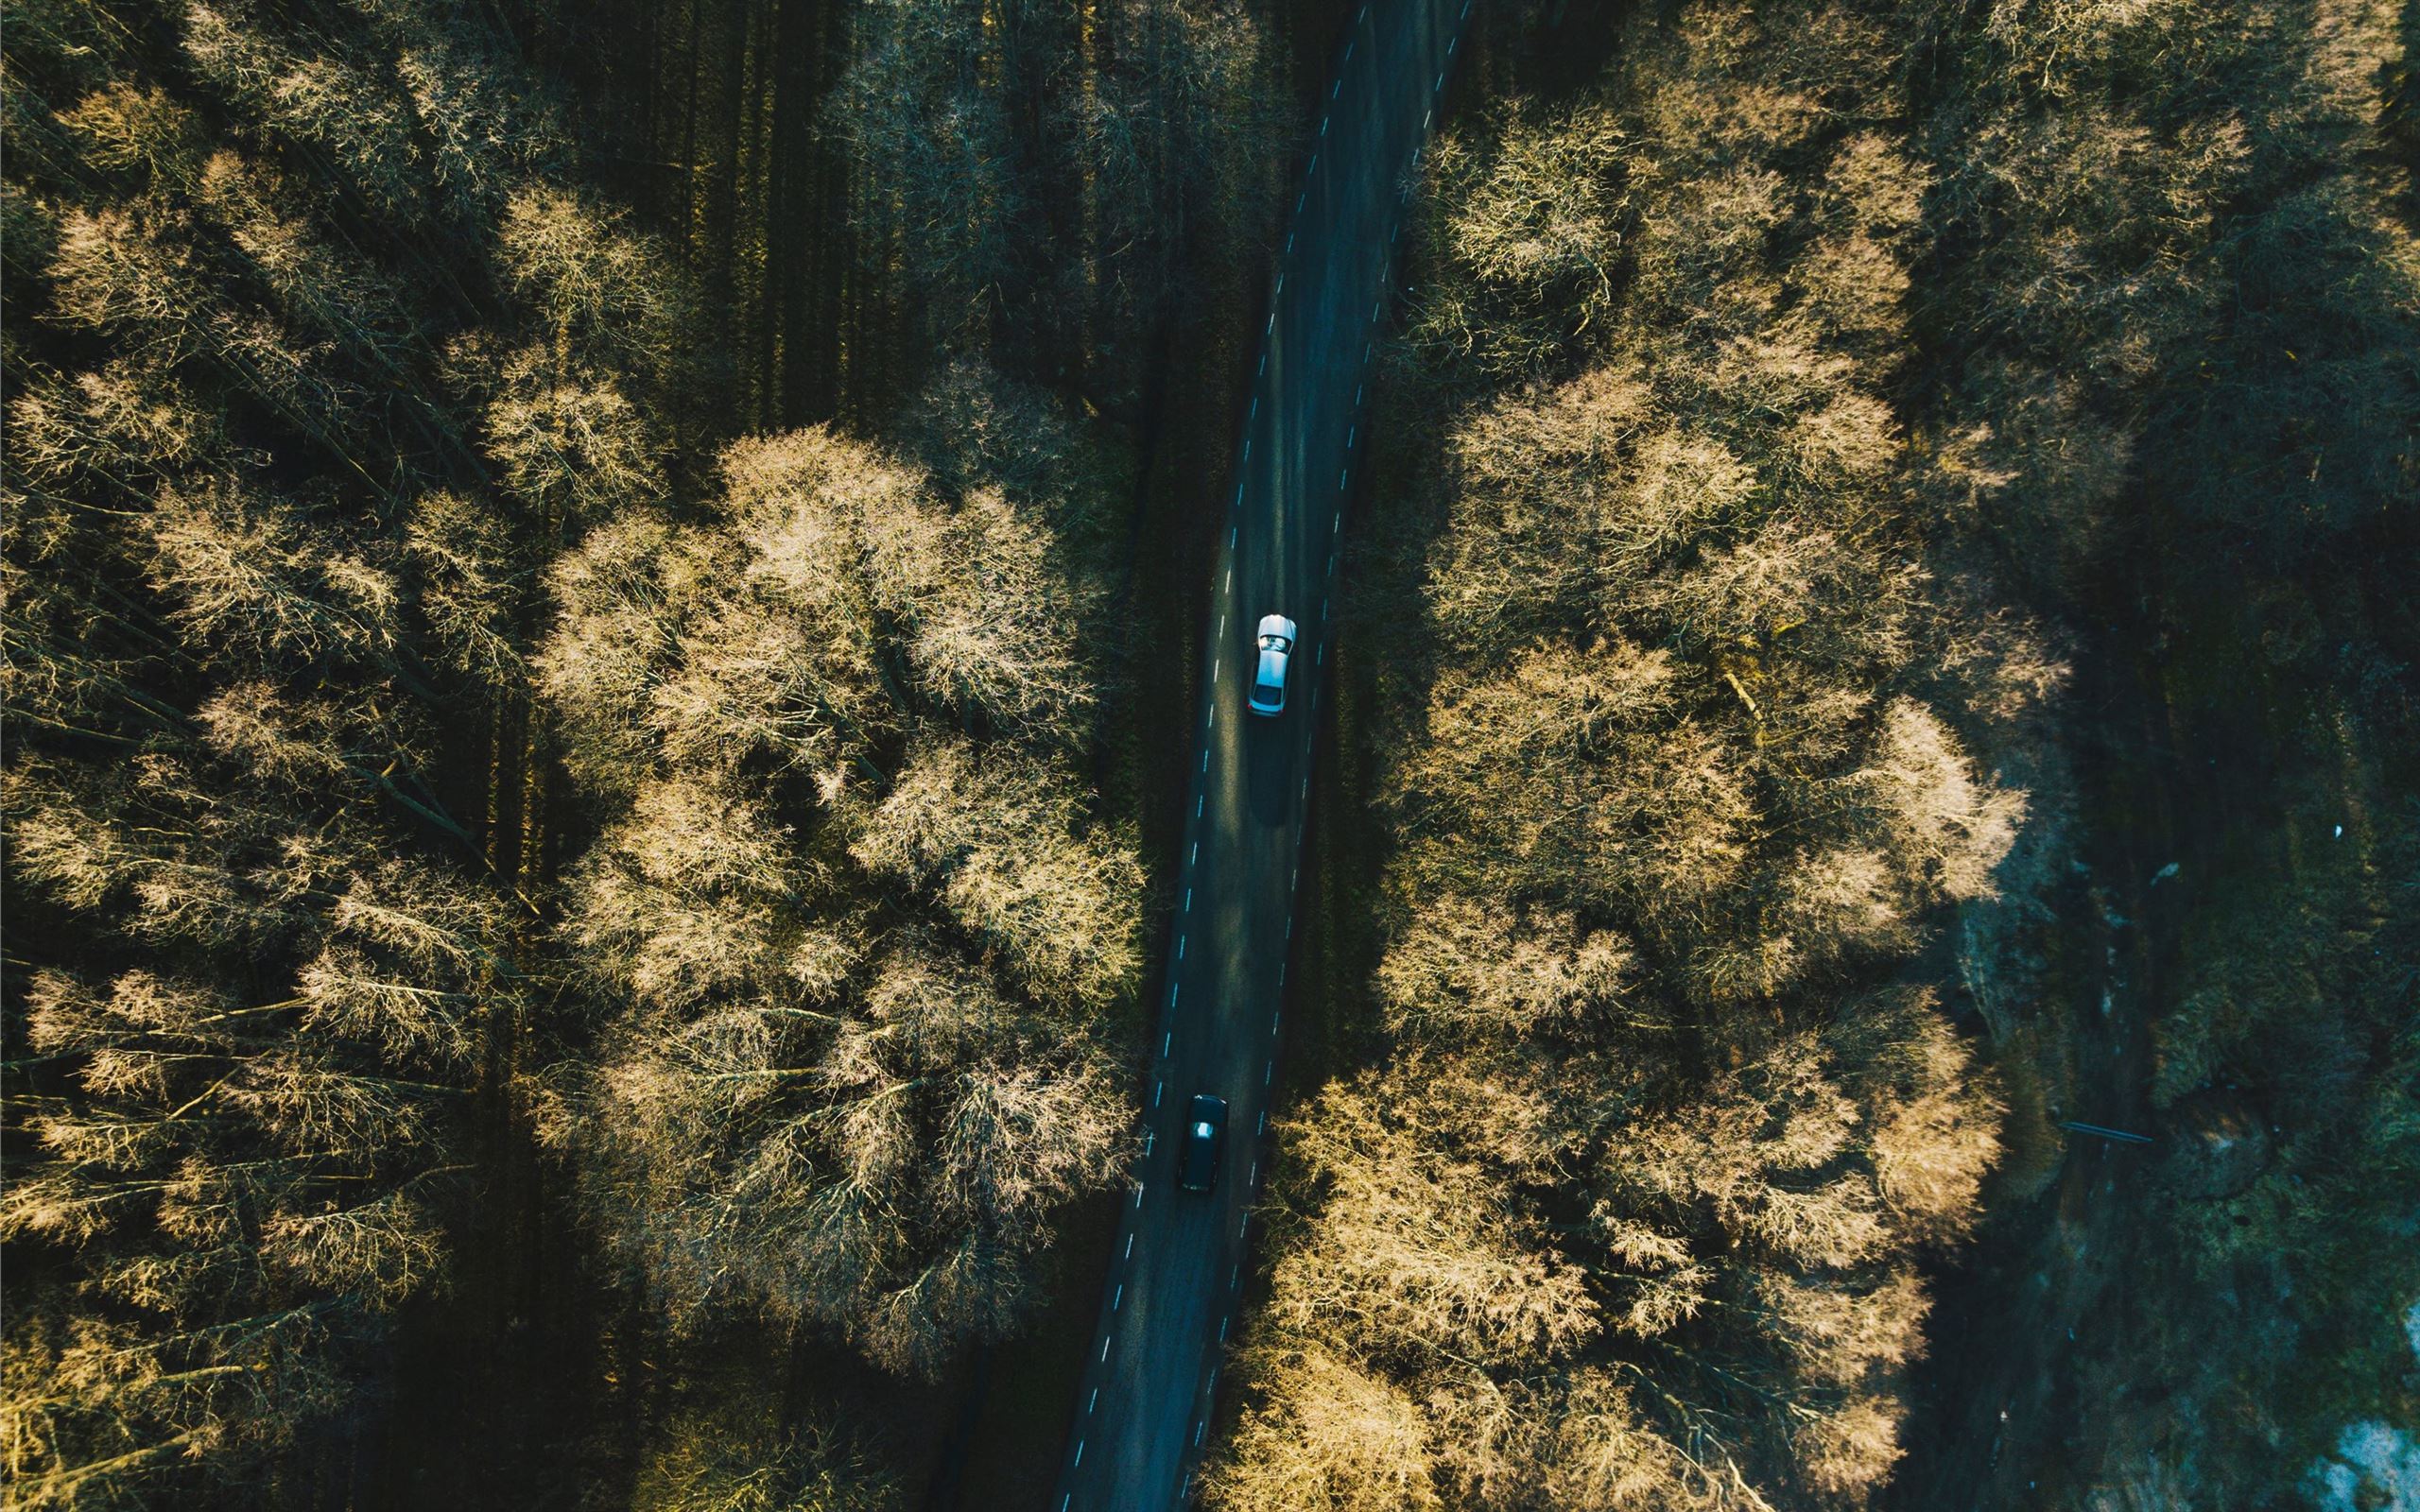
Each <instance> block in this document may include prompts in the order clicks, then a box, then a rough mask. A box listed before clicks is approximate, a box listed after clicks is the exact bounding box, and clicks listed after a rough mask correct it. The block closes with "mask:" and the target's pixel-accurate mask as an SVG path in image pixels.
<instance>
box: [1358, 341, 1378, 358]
mask: <svg viewBox="0 0 2420 1512" xmlns="http://www.w3.org/2000/svg"><path fill="white" fill-rule="evenodd" d="M1377 350H1378V344H1377V343H1376V342H1375V341H1364V342H1362V343H1361V360H1362V361H1363V362H1368V361H1369V360H1370V353H1372V352H1375V351H1377Z"/></svg>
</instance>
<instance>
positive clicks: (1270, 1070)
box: [1135, 1060, 1277, 1207]
mask: <svg viewBox="0 0 2420 1512" xmlns="http://www.w3.org/2000/svg"><path fill="white" fill-rule="evenodd" d="M1276 1074H1277V1062H1275V1061H1273V1060H1271V1061H1269V1062H1268V1063H1266V1064H1264V1065H1263V1066H1262V1067H1261V1068H1260V1084H1261V1085H1262V1086H1263V1087H1266V1086H1268V1085H1269V1079H1270V1078H1271V1076H1274V1075H1276ZM1255 1169H1257V1167H1255ZM1135 1205H1136V1206H1137V1207H1140V1206H1141V1203H1140V1202H1137V1203H1136V1204H1135Z"/></svg>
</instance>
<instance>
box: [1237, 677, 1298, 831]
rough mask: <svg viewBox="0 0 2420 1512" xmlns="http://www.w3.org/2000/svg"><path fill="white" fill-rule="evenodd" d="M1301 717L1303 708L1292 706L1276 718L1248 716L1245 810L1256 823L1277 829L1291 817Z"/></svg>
mask: <svg viewBox="0 0 2420 1512" xmlns="http://www.w3.org/2000/svg"><path fill="white" fill-rule="evenodd" d="M1301 716H1302V711H1301V710H1299V709H1296V708H1293V707H1290V705H1289V707H1288V709H1287V710H1286V712H1285V713H1281V714H1277V715H1275V716H1273V717H1269V716H1263V715H1260V714H1247V715H1245V716H1244V717H1245V724H1244V787H1245V793H1244V799H1245V809H1246V811H1247V812H1248V813H1249V814H1250V815H1251V816H1252V821H1253V823H1254V824H1257V825H1265V826H1268V827H1270V828H1271V829H1274V828H1277V827H1279V826H1282V825H1284V824H1285V823H1286V821H1287V819H1288V816H1289V814H1290V810H1289V808H1288V796H1289V784H1291V783H1292V782H1294V781H1295V775H1294V759H1293V758H1294V752H1295V751H1296V750H1297V749H1299V748H1300V747H1298V745H1297V744H1296V736H1295V733H1294V721H1295V720H1296V719H1298V718H1300V717H1301Z"/></svg>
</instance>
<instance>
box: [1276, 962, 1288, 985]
mask: <svg viewBox="0 0 2420 1512" xmlns="http://www.w3.org/2000/svg"><path fill="white" fill-rule="evenodd" d="M1277 985H1278V986H1279V987H1284V986H1285V985H1286V963H1285V962H1284V961H1280V962H1278V963H1277Z"/></svg>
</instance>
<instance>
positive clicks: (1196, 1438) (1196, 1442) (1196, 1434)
mask: <svg viewBox="0 0 2420 1512" xmlns="http://www.w3.org/2000/svg"><path fill="white" fill-rule="evenodd" d="M1226 1336H1227V1331H1226V1329H1225V1328H1224V1327H1223V1326H1222V1327H1221V1328H1220V1329H1219V1338H1221V1339H1224V1338H1225V1337H1226ZM1209 1426H1210V1419H1209V1418H1207V1417H1204V1418H1202V1419H1201V1421H1200V1422H1198V1423H1195V1424H1194V1425H1193V1447H1194V1448H1196V1449H1200V1448H1201V1430H1203V1429H1205V1428H1207V1427H1209Z"/></svg>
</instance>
